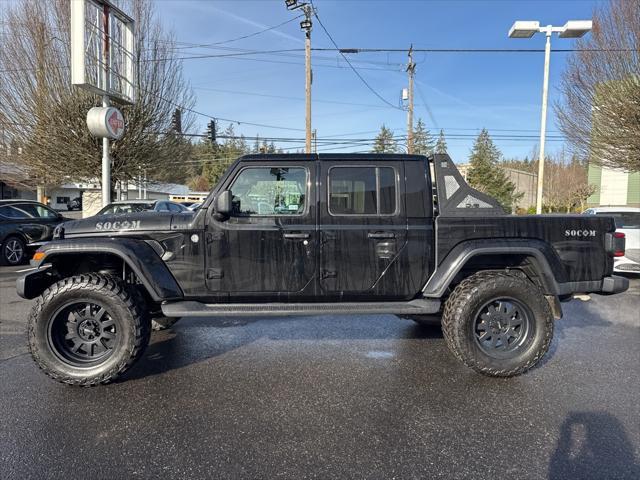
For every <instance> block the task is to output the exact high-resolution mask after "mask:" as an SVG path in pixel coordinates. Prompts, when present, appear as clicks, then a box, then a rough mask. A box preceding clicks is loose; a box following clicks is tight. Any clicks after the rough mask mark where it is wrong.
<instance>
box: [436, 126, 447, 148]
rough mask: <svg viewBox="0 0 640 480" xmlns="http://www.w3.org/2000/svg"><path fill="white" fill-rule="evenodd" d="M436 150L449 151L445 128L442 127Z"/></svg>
mask: <svg viewBox="0 0 640 480" xmlns="http://www.w3.org/2000/svg"><path fill="white" fill-rule="evenodd" d="M435 150H436V153H447V141H446V140H445V138H444V130H442V129H440V135H438V141H437V142H436V147H435Z"/></svg>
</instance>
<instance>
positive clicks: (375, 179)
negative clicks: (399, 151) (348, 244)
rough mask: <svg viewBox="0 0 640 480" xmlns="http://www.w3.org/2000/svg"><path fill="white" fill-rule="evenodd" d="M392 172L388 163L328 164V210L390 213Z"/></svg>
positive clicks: (393, 186)
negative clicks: (360, 164)
mask: <svg viewBox="0 0 640 480" xmlns="http://www.w3.org/2000/svg"><path fill="white" fill-rule="evenodd" d="M396 192H397V186H396V172H395V170H394V169H393V168H391V167H332V168H331V169H330V170H329V213H331V214H332V215H393V214H394V213H395V212H396V201H397V200H396V197H397V195H396Z"/></svg>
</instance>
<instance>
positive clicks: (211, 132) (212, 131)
mask: <svg viewBox="0 0 640 480" xmlns="http://www.w3.org/2000/svg"><path fill="white" fill-rule="evenodd" d="M207 139H208V140H209V141H210V142H211V144H212V145H215V143H216V121H215V120H210V121H209V124H208V125H207Z"/></svg>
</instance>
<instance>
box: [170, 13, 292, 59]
mask: <svg viewBox="0 0 640 480" xmlns="http://www.w3.org/2000/svg"><path fill="white" fill-rule="evenodd" d="M303 16H304V15H298V16H297V17H294V18H292V19H290V20H287V21H286V22H282V23H279V24H278V25H274V26H272V27H268V28H265V29H263V30H259V31H257V32H253V33H250V34H248V35H243V36H241V37H236V38H232V39H229V40H224V41H221V42H214V43H201V44H186V43H185V42H181V43H183V44H185V45H188V46H184V47H175V48H174V49H173V50H182V49H188V48H208V47H214V46H216V45H224V44H226V43H232V42H237V41H240V40H245V39H247V38H251V37H255V36H256V35H260V34H262V33H265V32H269V31H271V30H275V29H276V28H280V27H283V26H284V25H286V24H288V23H291V22H294V21H296V20H298V19H299V18H302V17H303Z"/></svg>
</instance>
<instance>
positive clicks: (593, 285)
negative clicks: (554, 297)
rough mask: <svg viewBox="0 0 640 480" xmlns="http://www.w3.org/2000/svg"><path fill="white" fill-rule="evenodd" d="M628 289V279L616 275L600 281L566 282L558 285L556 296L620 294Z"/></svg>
mask: <svg viewBox="0 0 640 480" xmlns="http://www.w3.org/2000/svg"><path fill="white" fill-rule="evenodd" d="M628 288H629V279H628V278H624V277H620V276H618V275H611V276H610V277H604V278H603V279H602V280H589V281H586V282H567V283H559V284H558V288H557V290H558V295H570V294H572V293H605V294H613V293H621V292H624V291H626V290H628Z"/></svg>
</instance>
